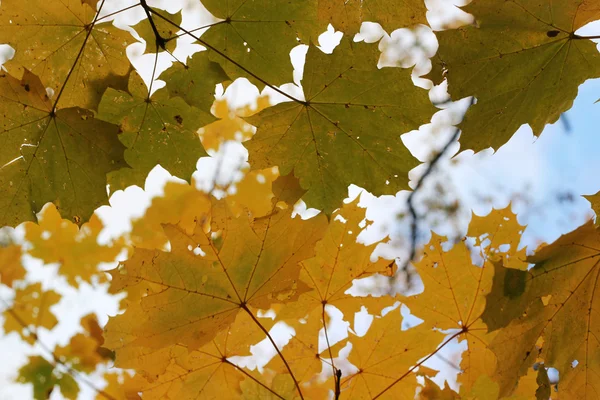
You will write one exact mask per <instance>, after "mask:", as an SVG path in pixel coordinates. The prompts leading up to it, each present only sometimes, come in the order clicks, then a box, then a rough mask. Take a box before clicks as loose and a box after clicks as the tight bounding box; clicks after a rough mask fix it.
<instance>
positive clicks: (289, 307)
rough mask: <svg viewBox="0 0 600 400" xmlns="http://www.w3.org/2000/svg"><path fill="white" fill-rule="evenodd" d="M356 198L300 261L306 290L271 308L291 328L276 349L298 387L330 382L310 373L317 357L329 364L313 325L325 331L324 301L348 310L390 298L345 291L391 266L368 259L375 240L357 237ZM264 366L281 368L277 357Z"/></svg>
mask: <svg viewBox="0 0 600 400" xmlns="http://www.w3.org/2000/svg"><path fill="white" fill-rule="evenodd" d="M358 203H359V198H356V199H355V200H354V201H353V202H351V203H347V204H344V206H343V207H342V208H341V209H340V210H338V211H336V212H335V213H334V214H333V215H332V217H331V218H330V223H329V226H328V228H327V230H326V232H325V234H324V236H323V238H322V239H321V240H320V241H319V242H318V243H317V245H316V247H315V251H316V254H315V256H314V257H312V258H309V259H307V260H304V261H301V262H300V266H301V268H302V271H301V273H300V279H301V281H302V282H303V283H304V284H305V285H306V286H307V287H309V288H311V289H312V290H311V291H309V292H307V293H304V294H302V295H301V296H300V298H299V299H298V301H297V302H295V303H294V304H286V305H285V306H284V307H282V309H281V310H279V311H278V312H277V320H278V321H284V322H285V323H286V324H288V325H289V326H291V327H293V328H294V330H295V332H296V333H295V335H294V337H292V338H291V340H290V342H289V343H288V344H287V345H286V346H285V347H284V348H283V350H281V353H282V355H283V358H284V359H285V360H286V362H287V365H289V367H290V369H291V370H292V371H294V377H295V378H296V379H297V380H299V381H300V382H302V383H304V384H306V389H305V390H304V391H308V390H312V391H313V393H315V395H316V393H318V391H319V390H323V388H325V389H326V390H327V391H329V390H330V389H331V388H332V387H333V385H332V384H331V382H329V381H326V382H319V381H318V377H316V376H315V375H317V374H319V372H320V371H321V368H322V365H323V362H322V361H324V362H325V363H326V364H329V365H331V366H332V367H333V368H335V364H334V361H333V353H332V352H331V351H320V350H319V331H320V330H321V329H324V333H325V335H327V329H328V328H327V326H328V325H329V318H328V315H327V312H326V306H334V307H336V308H337V309H339V310H340V311H342V312H343V313H344V315H346V316H353V315H354V313H355V312H358V311H360V309H361V307H367V309H368V311H369V312H371V313H379V312H381V310H382V309H383V308H384V307H386V306H389V305H390V304H391V303H393V301H390V299H380V298H373V297H356V296H352V295H351V294H348V293H346V292H347V291H348V290H349V289H350V288H351V287H352V285H353V283H354V281H355V280H356V279H361V278H365V277H368V276H371V275H373V274H376V273H379V274H383V275H387V276H391V275H393V272H394V262H393V261H392V262H390V260H385V259H378V260H377V261H374V262H373V261H371V260H370V257H371V254H372V253H373V251H374V250H375V247H376V246H377V244H378V243H375V244H371V245H368V246H366V245H363V244H361V243H357V238H358V235H359V234H360V232H361V231H362V229H363V228H362V227H361V224H362V222H363V221H364V220H365V212H366V210H365V209H364V208H361V207H359V206H358ZM328 347H329V346H328ZM322 353H324V354H322ZM267 366H268V367H270V368H272V369H274V370H276V371H278V372H279V373H284V372H285V369H286V368H287V367H286V366H283V365H281V360H280V359H278V358H274V359H273V360H272V362H271V363H269V364H268V365H267ZM321 394H322V393H321ZM320 397H323V396H320Z"/></svg>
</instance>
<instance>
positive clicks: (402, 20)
mask: <svg viewBox="0 0 600 400" xmlns="http://www.w3.org/2000/svg"><path fill="white" fill-rule="evenodd" d="M426 12H427V8H426V7H425V2H423V1H422V0H405V1H402V2H394V1H391V0H319V12H318V16H319V19H323V20H326V21H327V22H329V23H330V24H331V25H333V27H334V28H336V29H339V30H341V31H342V32H344V33H346V34H348V35H354V34H355V33H358V32H359V31H360V26H361V24H362V23H363V22H367V21H369V22H377V23H379V24H380V25H381V26H382V27H383V29H385V30H386V31H387V32H392V31H393V30H395V29H398V28H405V27H410V26H413V25H416V24H423V25H426V24H427V18H425V13H426Z"/></svg>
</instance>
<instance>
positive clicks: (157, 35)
mask: <svg viewBox="0 0 600 400" xmlns="http://www.w3.org/2000/svg"><path fill="white" fill-rule="evenodd" d="M140 4H141V6H142V8H143V9H144V11H145V12H146V16H147V17H148V21H149V22H150V26H151V27H152V32H154V37H155V39H156V46H157V47H160V48H161V49H163V50H166V49H167V39H165V38H163V37H162V36H161V35H160V32H158V29H157V28H156V24H155V23H154V19H153V18H152V13H154V12H153V11H152V9H151V8H150V6H148V3H146V0H140Z"/></svg>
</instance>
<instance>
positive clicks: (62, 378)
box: [18, 356, 79, 400]
mask: <svg viewBox="0 0 600 400" xmlns="http://www.w3.org/2000/svg"><path fill="white" fill-rule="evenodd" d="M59 374H60V373H57V372H56V370H55V368H54V365H52V364H51V363H50V362H48V361H47V360H46V359H44V358H43V357H40V356H32V357H29V359H28V361H27V364H25V366H23V367H21V369H20V370H19V378H18V382H19V383H31V384H32V385H33V398H34V399H35V400H46V399H49V398H50V395H51V394H52V392H53V391H54V387H55V386H58V387H59V388H60V393H61V394H62V395H63V396H64V397H65V398H67V399H72V400H75V399H76V398H77V395H78V394H79V386H78V385H77V382H76V381H75V379H73V377H72V376H71V375H69V374H61V375H59Z"/></svg>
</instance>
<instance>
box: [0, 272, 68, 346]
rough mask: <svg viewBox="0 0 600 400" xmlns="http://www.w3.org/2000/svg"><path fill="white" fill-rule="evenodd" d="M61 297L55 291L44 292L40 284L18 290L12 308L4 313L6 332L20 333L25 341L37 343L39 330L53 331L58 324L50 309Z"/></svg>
mask: <svg viewBox="0 0 600 400" xmlns="http://www.w3.org/2000/svg"><path fill="white" fill-rule="evenodd" d="M60 297H61V296H60V295H59V294H58V293H56V292H55V291H53V290H42V285H41V284H40V283H34V284H32V285H29V286H27V287H25V288H24V289H17V290H16V291H15V298H14V300H13V305H12V307H10V308H8V309H6V310H5V311H4V332H6V333H10V332H18V333H19V334H20V335H21V337H22V338H23V339H24V340H26V341H28V342H30V343H35V340H36V336H37V334H36V333H35V332H36V330H37V328H39V327H41V328H46V329H52V328H53V327H54V326H56V324H57V323H58V320H57V319H56V316H55V315H54V314H53V313H52V311H50V307H52V306H53V305H54V304H56V303H58V301H59V300H60Z"/></svg>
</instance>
